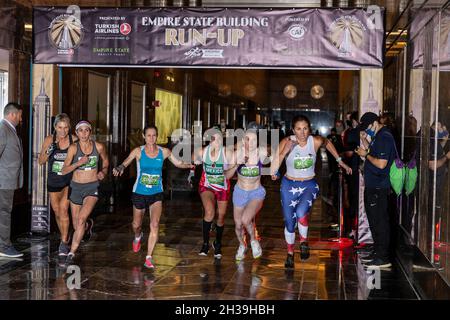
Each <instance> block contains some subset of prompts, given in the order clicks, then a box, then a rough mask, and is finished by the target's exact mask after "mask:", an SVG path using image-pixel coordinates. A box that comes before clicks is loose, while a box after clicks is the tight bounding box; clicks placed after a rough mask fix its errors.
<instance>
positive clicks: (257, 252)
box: [250, 240, 262, 259]
mask: <svg viewBox="0 0 450 320" xmlns="http://www.w3.org/2000/svg"><path fill="white" fill-rule="evenodd" d="M250 244H251V246H252V253H253V258H254V259H258V258H260V257H261V256H262V248H261V245H260V244H259V241H258V240H253V241H252V242H251V243H250Z"/></svg>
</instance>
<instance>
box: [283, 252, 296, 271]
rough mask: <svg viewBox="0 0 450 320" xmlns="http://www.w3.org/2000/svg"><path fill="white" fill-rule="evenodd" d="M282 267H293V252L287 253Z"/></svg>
mask: <svg viewBox="0 0 450 320" xmlns="http://www.w3.org/2000/svg"><path fill="white" fill-rule="evenodd" d="M284 267H285V268H288V269H293V268H294V254H290V253H288V255H287V257H286V262H285V263H284Z"/></svg>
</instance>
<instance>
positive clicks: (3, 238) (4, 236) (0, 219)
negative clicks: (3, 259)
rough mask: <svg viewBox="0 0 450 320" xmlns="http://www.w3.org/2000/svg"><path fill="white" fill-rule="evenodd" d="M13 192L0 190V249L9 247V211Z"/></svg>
mask: <svg viewBox="0 0 450 320" xmlns="http://www.w3.org/2000/svg"><path fill="white" fill-rule="evenodd" d="M13 200H14V190H0V249H2V248H4V247H8V246H10V245H11V240H10V237H11V211H12V207H13Z"/></svg>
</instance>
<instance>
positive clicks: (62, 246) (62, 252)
mask: <svg viewBox="0 0 450 320" xmlns="http://www.w3.org/2000/svg"><path fill="white" fill-rule="evenodd" d="M69 252H70V248H69V246H68V244H67V243H64V242H63V241H61V242H60V243H59V248H58V256H67V255H68V254H69Z"/></svg>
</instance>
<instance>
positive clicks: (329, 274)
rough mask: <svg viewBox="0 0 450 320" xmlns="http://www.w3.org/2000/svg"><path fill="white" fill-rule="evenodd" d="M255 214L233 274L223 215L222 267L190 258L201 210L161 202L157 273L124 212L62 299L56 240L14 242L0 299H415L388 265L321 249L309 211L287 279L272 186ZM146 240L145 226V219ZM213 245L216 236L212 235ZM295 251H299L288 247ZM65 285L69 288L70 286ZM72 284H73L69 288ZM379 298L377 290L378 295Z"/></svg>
mask: <svg viewBox="0 0 450 320" xmlns="http://www.w3.org/2000/svg"><path fill="white" fill-rule="evenodd" d="M266 186H267V198H266V201H265V205H264V208H263V210H262V212H261V213H260V215H259V218H258V221H257V224H258V231H259V233H260V234H261V237H262V240H261V245H262V248H263V250H264V252H263V256H262V257H261V258H260V259H258V260H254V259H253V257H252V256H251V251H249V252H248V253H247V257H246V258H245V260H244V261H243V262H241V263H240V264H236V263H235V261H234V255H235V253H236V250H237V245H238V242H237V240H236V238H235V234H234V229H233V228H234V224H233V219H232V211H231V207H230V208H229V210H228V215H227V219H226V225H225V231H224V241H223V258H222V259H221V260H215V259H214V257H213V255H212V250H210V253H209V256H208V257H201V256H198V254H197V253H198V251H199V249H200V246H201V243H202V240H201V215H202V208H201V204H200V200H199V199H197V198H196V197H181V196H180V197H177V195H175V197H174V199H173V200H169V199H167V200H166V201H165V203H164V213H163V217H162V219H161V227H160V239H159V244H158V245H157V247H156V249H155V251H154V260H155V263H156V266H157V268H156V269H155V270H154V271H150V270H147V269H145V268H144V267H143V263H144V259H145V254H146V245H145V244H144V245H143V247H142V249H141V252H140V253H133V252H132V250H131V242H132V238H133V234H132V232H131V217H132V215H131V206H130V207H124V208H123V209H121V210H116V212H115V213H112V214H103V215H100V216H98V217H96V219H95V226H94V232H95V233H94V236H93V237H92V239H91V241H89V242H87V243H84V244H83V245H82V246H81V247H80V251H79V254H78V255H77V257H76V260H75V264H76V265H77V266H79V268H80V273H81V283H80V289H69V288H68V285H67V281H68V280H69V275H68V274H65V270H64V269H61V268H59V267H58V263H57V262H58V257H57V253H56V252H57V246H58V244H59V242H58V239H57V235H56V234H54V235H52V236H51V237H50V239H47V240H42V241H39V240H38V239H37V240H36V239H34V240H33V241H31V240H30V239H27V238H25V237H23V238H19V239H17V241H16V242H15V245H16V248H18V249H20V250H21V251H22V252H23V253H24V254H25V256H24V258H23V259H22V260H8V259H2V260H0V299H37V300H40V299H57V300H66V299H202V300H203V299H204V300H206V299H228V300H234V299H237V300H241V299H271V300H272V299H274V300H284V299H288V300H291V299H295V300H296V299H325V300H328V299H333V300H335V299H342V300H345V299H346V300H348V299H416V298H417V297H416V295H415V293H414V291H413V289H412V288H411V286H410V284H409V283H408V281H407V280H406V278H405V276H404V275H403V273H402V271H401V270H400V268H399V267H398V265H397V264H396V263H395V264H394V266H393V268H392V270H391V271H382V272H381V273H380V274H379V278H377V279H375V278H374V277H376V276H378V275H377V274H372V273H371V272H366V271H365V270H364V268H363V267H362V265H361V263H360V262H359V258H358V254H357V253H356V252H354V251H353V249H352V248H349V249H346V250H338V247H337V246H336V243H333V242H330V241H328V240H329V238H331V237H333V236H336V233H333V232H331V231H330V229H329V227H328V226H329V225H328V223H325V221H326V220H327V219H326V217H324V216H323V213H322V212H325V211H326V210H322V205H325V204H323V202H322V201H320V200H319V201H316V204H315V206H314V210H313V212H312V218H311V220H312V221H311V223H310V245H311V248H312V250H311V257H310V258H309V259H308V260H307V261H300V260H299V255H298V252H297V255H296V261H295V269H294V270H292V271H286V270H285V268H284V260H285V258H286V249H285V242H284V233H283V230H284V225H283V219H282V215H281V212H280V201H279V184H276V183H272V182H269V183H268V184H266ZM144 222H145V228H144V232H145V234H144V235H145V236H146V237H147V236H148V230H149V219H148V217H146V220H145V221H144ZM211 236H212V238H214V236H215V234H214V232H213V233H212V235H211ZM297 251H298V247H297ZM72 279H73V278H72ZM71 283H74V282H73V281H72V282H71ZM377 288H378V289H377Z"/></svg>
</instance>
